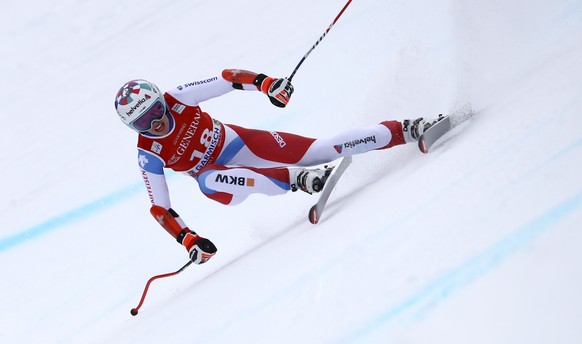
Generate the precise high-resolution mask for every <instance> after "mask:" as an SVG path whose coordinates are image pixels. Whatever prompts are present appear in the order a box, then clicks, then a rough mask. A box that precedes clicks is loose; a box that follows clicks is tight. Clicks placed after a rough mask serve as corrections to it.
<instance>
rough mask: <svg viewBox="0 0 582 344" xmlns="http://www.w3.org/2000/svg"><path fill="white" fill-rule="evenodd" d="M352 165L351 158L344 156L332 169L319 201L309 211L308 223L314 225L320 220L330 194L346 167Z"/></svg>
mask: <svg viewBox="0 0 582 344" xmlns="http://www.w3.org/2000/svg"><path fill="white" fill-rule="evenodd" d="M351 163H352V157H351V156H346V157H344V158H343V159H342V160H341V161H340V163H339V164H338V165H337V166H336V167H335V168H334V169H333V171H332V174H331V176H329V178H327V181H326V182H325V185H324V186H323V191H321V194H320V195H319V200H318V201H317V203H315V205H313V207H311V209H309V216H308V218H309V222H311V223H313V224H314V225H315V224H317V223H318V222H319V220H320V218H321V214H322V213H323V210H324V209H325V204H326V203H327V200H328V199H329V196H330V195H331V192H332V191H333V189H334V188H335V186H336V184H337V182H338V180H339V179H340V177H341V176H342V174H343V173H344V172H345V171H346V169H347V168H348V166H350V164H351Z"/></svg>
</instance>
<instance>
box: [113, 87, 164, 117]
mask: <svg viewBox="0 0 582 344" xmlns="http://www.w3.org/2000/svg"><path fill="white" fill-rule="evenodd" d="M142 89H144V90H148V91H153V92H154V93H157V90H156V89H152V87H151V86H150V85H149V84H147V83H141V82H137V81H130V82H128V83H127V84H125V85H124V86H123V87H122V88H121V89H120V90H119V92H117V97H116V98H115V108H116V109H117V107H118V106H119V105H131V106H130V108H129V109H127V108H126V111H125V114H126V115H127V116H128V117H131V115H133V113H134V112H135V110H137V109H139V107H140V106H141V105H142V104H143V103H145V102H146V101H147V100H148V99H151V96H150V95H149V94H147V93H146V94H145V95H144V96H143V97H140V98H137V97H138V96H139V95H140V93H141V90H142ZM120 115H121V113H120Z"/></svg>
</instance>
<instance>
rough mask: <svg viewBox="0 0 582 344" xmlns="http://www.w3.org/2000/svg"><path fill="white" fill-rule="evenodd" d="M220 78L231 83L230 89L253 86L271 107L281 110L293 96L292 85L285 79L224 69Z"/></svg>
mask: <svg viewBox="0 0 582 344" xmlns="http://www.w3.org/2000/svg"><path fill="white" fill-rule="evenodd" d="M222 77H223V78H224V80H227V81H230V82H232V87H233V88H235V89H239V90H242V89H247V88H245V86H244V85H250V84H252V85H255V87H256V88H257V89H258V90H259V91H261V92H263V93H264V94H266V95H267V96H268V97H269V100H270V101H271V103H273V105H275V106H278V107H282V108H283V107H285V106H287V104H288V103H289V99H291V95H292V94H293V85H291V81H289V80H288V79H287V78H279V79H277V78H272V77H270V76H267V75H265V74H262V73H261V74H257V73H255V72H251V71H248V70H243V69H225V70H223V71H222Z"/></svg>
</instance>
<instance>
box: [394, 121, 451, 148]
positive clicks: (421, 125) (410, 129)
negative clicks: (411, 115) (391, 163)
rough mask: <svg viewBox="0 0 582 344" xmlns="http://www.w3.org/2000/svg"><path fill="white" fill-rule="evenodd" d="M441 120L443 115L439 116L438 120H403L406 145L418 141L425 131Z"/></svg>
mask: <svg viewBox="0 0 582 344" xmlns="http://www.w3.org/2000/svg"><path fill="white" fill-rule="evenodd" d="M443 118H444V117H443V115H442V114H440V115H439V117H438V118H433V119H428V118H427V119H424V118H422V117H419V118H417V119H415V120H410V119H405V120H404V122H402V132H403V133H404V140H406V142H407V143H410V142H416V141H418V139H419V138H420V137H421V136H422V134H424V132H425V131H427V130H428V129H429V128H430V127H432V126H433V125H434V124H435V123H437V122H438V121H440V120H441V119H443Z"/></svg>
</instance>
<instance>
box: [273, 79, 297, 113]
mask: <svg viewBox="0 0 582 344" xmlns="http://www.w3.org/2000/svg"><path fill="white" fill-rule="evenodd" d="M292 94H293V85H291V82H290V81H289V80H287V78H284V79H277V80H275V81H273V83H272V84H271V87H269V91H268V92H267V95H268V96H269V100H270V101H271V103H272V104H273V105H275V106H278V107H281V108H283V107H285V106H287V104H288V103H289V99H290V98H291V95H292Z"/></svg>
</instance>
